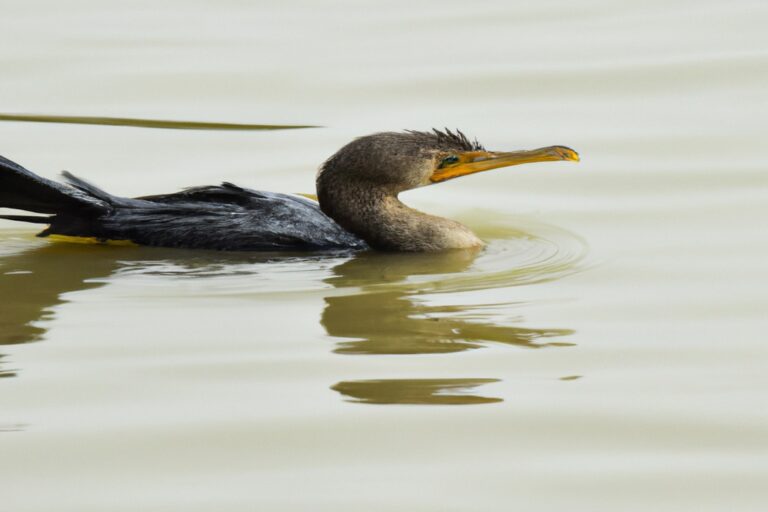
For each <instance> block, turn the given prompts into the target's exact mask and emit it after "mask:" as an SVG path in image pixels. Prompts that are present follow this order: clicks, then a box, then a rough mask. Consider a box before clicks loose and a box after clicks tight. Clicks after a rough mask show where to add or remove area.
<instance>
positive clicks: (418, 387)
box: [331, 379, 502, 405]
mask: <svg viewBox="0 0 768 512" xmlns="http://www.w3.org/2000/svg"><path fill="white" fill-rule="evenodd" d="M493 382H499V379H386V380H355V381H345V382H339V383H338V384H336V385H335V386H333V387H332V388H331V389H333V390H334V391H338V392H339V393H341V394H342V395H344V396H345V397H347V400H348V401H350V402H356V403H365V404H413V405H472V404H490V403H495V402H501V401H502V399H501V398H496V397H489V396H480V395H476V394H471V393H468V391H474V389H473V388H476V387H477V386H481V385H483V384H490V383H493Z"/></svg>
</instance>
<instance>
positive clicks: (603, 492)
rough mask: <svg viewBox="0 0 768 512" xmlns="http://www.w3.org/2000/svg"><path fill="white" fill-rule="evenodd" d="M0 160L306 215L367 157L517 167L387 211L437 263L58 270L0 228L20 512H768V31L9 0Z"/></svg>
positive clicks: (6, 459) (123, 186)
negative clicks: (357, 144)
mask: <svg viewBox="0 0 768 512" xmlns="http://www.w3.org/2000/svg"><path fill="white" fill-rule="evenodd" d="M6 4H7V5H4V10H3V12H4V14H3V17H2V19H0V34H2V35H0V41H2V44H0V64H1V65H2V67H3V70H4V73H3V76H4V79H3V81H2V82H1V83H0V97H2V98H4V103H3V105H2V108H0V112H28V113H38V114H41V115H64V116H92V117H111V118H140V119H167V120H181V121H183V120H192V119H194V120H199V121H211V122H228V123H239V124H270V125H271V124H288V125H321V126H324V127H325V128H319V129H311V130H291V131H270V132H266V131H263V132H221V131H188V130H180V131H174V130H152V129H148V128H135V127H109V126H85V125H73V124H67V125H63V124H62V125H57V124H39V123H0V140H1V141H2V144H0V146H1V147H0V154H3V155H4V156H7V157H9V158H11V159H13V160H16V161H18V162H19V163H21V164H22V165H25V166H27V167H29V168H30V169H32V170H35V171H37V172H39V173H41V174H42V175H44V176H47V177H53V176H55V174H56V173H57V172H58V171H59V170H61V169H67V170H69V171H71V172H73V173H75V174H78V175H81V176H83V177H85V178H88V179H90V180H92V181H94V182H95V183H97V184H98V185H100V186H102V187H104V188H105V189H107V190H109V191H111V192H114V193H117V194H124V195H145V194H152V193H163V192H169V191H172V190H176V189H178V188H180V187H183V186H191V185H202V184H211V183H217V182H220V181H223V180H226V181H231V182H235V183H238V184H241V185H243V186H248V187H252V188H257V189H258V188H262V189H267V190H276V191H285V192H312V189H313V178H314V172H315V169H316V168H317V166H318V165H319V164H320V163H321V162H322V161H323V160H324V159H325V158H327V157H328V156H329V155H330V154H331V153H332V152H333V151H335V150H336V149H337V148H339V147H340V146H342V145H343V144H344V143H346V142H348V141H349V140H350V139H351V138H353V137H355V136H359V135H362V134H366V133H371V132H374V131H380V130H398V129H404V128H410V129H428V128H430V127H432V126H437V127H442V126H448V127H451V128H453V127H459V128H461V129H462V130H463V131H465V132H466V133H468V134H469V135H471V136H477V137H478V139H479V140H480V141H481V142H482V143H484V144H485V145H486V146H487V147H488V148H489V149H498V150H513V149H521V148H530V147H539V146H544V145H551V144H567V145H569V146H572V147H574V148H576V149H577V150H578V151H579V152H580V154H581V155H582V162H581V163H580V164H579V165H569V164H566V163H563V164H559V163H550V164H536V165H531V166H525V167H522V166H521V167H517V168H510V169H506V170H499V171H496V172H490V173H484V174H482V175H476V176H472V177H468V178H465V179H461V180H455V181H452V182H449V183H445V184H440V185H439V186H434V187H427V188H424V189H420V190H417V191H412V192H408V193H406V194H404V195H403V200H404V201H405V202H407V203H408V204H409V205H412V206H414V207H417V208H420V209H422V210H425V211H428V212H430V213H434V214H438V215H443V216H447V217H451V218H454V219H457V220H459V221H462V222H464V223H465V224H467V225H469V226H470V227H472V228H473V229H474V230H475V231H476V232H478V234H479V235H480V236H481V237H482V238H483V239H484V240H486V241H487V242H488V245H487V247H486V248H485V249H484V250H482V251H479V252H475V251H458V252H454V253H447V254H443V255H431V256H425V255H392V254H375V253H363V254H359V255H349V254H327V255H317V254H314V255H311V254H310V255H307V254H304V255H302V254H234V255H233V254H222V253H216V252H204V251H203V252H200V251H179V250H166V249H153V248H131V247H89V246H81V245H64V244H51V243H49V242H47V241H45V240H41V239H37V238H35V237H34V233H35V231H34V226H32V227H28V226H23V225H19V224H13V223H10V222H2V223H0V301H2V306H0V478H1V479H2V481H3V486H2V488H3V503H5V504H6V506H7V507H10V509H13V510H19V511H41V512H42V511H46V512H47V511H49V510H59V511H73V512H74V511H77V512H83V511H103V510H110V511H120V510H125V511H128V510H131V511H133V510H137V509H140V510H148V511H155V510H156V511H166V510H168V511H170V510H179V509H184V510H189V511H208V510H211V511H213V510H216V511H220V510H233V511H240V510H254V509H256V510H276V511H277V510H286V511H294V510H295V511H304V510H333V511H345V510H350V511H351V510H360V509H365V510H373V511H376V510H382V511H383V510H393V509H398V510H401V509H402V510H419V511H421V510H425V511H427V510H434V511H444V510H457V511H458V510H489V511H490V510H494V511H495V510H506V509H520V510H526V511H542V512H544V511H547V512H548V511H552V510H566V509H567V510H584V511H603V510H604V511H616V510H622V511H625V510H649V509H653V510H668V511H671V512H672V511H674V512H678V511H680V510H701V511H709V510H711V511H722V510H739V511H753V510H754V511H757V510H762V509H763V508H764V503H765V501H766V498H768V494H767V493H766V490H765V485H764V482H765V480H766V478H767V477H768V435H766V431H767V427H768V413H767V412H766V408H765V406H764V404H765V395H766V391H768V377H766V372H765V360H766V357H768V348H766V346H767V345H766V336H765V333H766V332H768V315H766V307H767V306H768V286H766V284H767V283H766V275H768V272H766V270H767V269H766V261H767V260H768V258H767V257H768V227H767V226H768V219H767V218H766V217H768V178H767V177H766V172H767V169H766V158H765V156H764V149H763V147H764V139H765V137H764V134H765V133H766V129H768V125H766V121H765V120H766V119H768V99H767V97H766V92H765V84H766V83H768V39H767V38H766V35H765V28H764V27H765V24H766V22H768V7H766V6H765V5H764V2H751V1H749V0H740V1H737V2H731V3H728V4H723V3H717V2H701V1H697V2H694V1H688V0H674V1H671V2H670V1H666V2H660V1H651V2H629V3H627V2H622V3H615V2H607V1H597V0H589V1H580V2H563V1H560V0H552V1H547V2H539V3H537V4H535V5H533V4H531V3H520V2H508V1H505V2H500V1H499V2H495V1H490V2H481V3H479V4H478V3H474V4H470V3H467V2H452V1H451V2H440V3H431V2H404V1H403V2H400V1H396V2H388V3H387V4H386V5H385V4H381V5H378V6H372V5H371V6H366V7H365V8H364V9H363V8H361V7H359V6H357V5H354V4H350V3H347V2H327V3H323V4H322V6H321V7H319V6H318V4H317V3H316V2H301V1H295V2H283V3H280V4H279V5H278V4H274V5H267V4H262V3H253V2H246V3H243V2H237V1H231V2H219V3H216V4H213V3H211V4H209V5H202V4H199V5H198V4H188V3H184V4H182V3H180V2H174V1H171V2H166V3H163V4H157V3H152V2H132V3H131V4H130V5H129V4H125V5H116V4H104V3H103V2H101V3H100V2H95V1H93V0H74V1H71V2H66V3H53V2H43V3H35V4H31V3H28V2H20V1H19V2H17V1H13V0H12V1H10V2H6Z"/></svg>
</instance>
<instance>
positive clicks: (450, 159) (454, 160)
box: [438, 155, 459, 169]
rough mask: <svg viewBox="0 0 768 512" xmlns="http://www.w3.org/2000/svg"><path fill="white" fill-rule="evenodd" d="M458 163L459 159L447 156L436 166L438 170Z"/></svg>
mask: <svg viewBox="0 0 768 512" xmlns="http://www.w3.org/2000/svg"><path fill="white" fill-rule="evenodd" d="M458 162H459V157H457V156H456V155H451V156H447V157H445V158H443V159H442V160H441V161H440V165H439V166H438V169H442V168H443V167H445V166H447V165H452V164H455V163H458Z"/></svg>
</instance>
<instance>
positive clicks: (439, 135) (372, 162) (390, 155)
mask: <svg viewBox="0 0 768 512" xmlns="http://www.w3.org/2000/svg"><path fill="white" fill-rule="evenodd" d="M555 160H572V161H578V160H579V155H578V154H577V153H576V152H575V151H574V150H572V149H570V148H567V147H565V146H548V147H544V148H539V149H533V150H526V151H511V152H498V151H487V150H486V149H485V148H484V147H483V146H482V145H480V143H479V142H477V140H474V141H471V140H469V139H468V138H467V137H466V136H465V135H464V134H463V133H462V132H460V131H458V130H457V131H456V132H452V131H450V130H445V131H439V130H432V131H431V132H418V131H406V132H384V133H375V134H373V135H367V136H365V137H360V138H357V139H355V140H353V141H352V142H350V143H349V144H347V145H346V146H344V147H343V148H341V149H340V150H339V151H338V152H336V154H334V155H333V156H332V157H330V158H329V159H328V160H327V161H326V162H325V163H324V164H323V166H322V167H321V169H320V172H319V173H318V179H317V184H318V191H319V190H320V189H321V188H323V185H331V184H340V183H339V182H341V181H346V182H348V183H355V184H358V185H361V186H362V185H368V186H370V187H377V188H380V189H383V190H385V191H386V192H388V193H391V194H395V195H396V194H398V193H399V192H402V191H404V190H409V189H413V188H418V187H422V186H425V185H431V184H433V183H440V182H443V181H446V180H450V179H453V178H458V177H459V176H466V175H468V174H474V173H477V172H482V171H488V170H491V169H497V168H499V167H508V166H511V165H519V164H525V163H532V162H547V161H555Z"/></svg>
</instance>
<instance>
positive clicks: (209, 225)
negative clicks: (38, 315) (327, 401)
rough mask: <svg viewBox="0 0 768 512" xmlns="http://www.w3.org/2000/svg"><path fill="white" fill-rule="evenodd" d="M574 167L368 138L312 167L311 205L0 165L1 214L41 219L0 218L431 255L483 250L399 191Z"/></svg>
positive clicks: (150, 237)
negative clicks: (464, 178)
mask: <svg viewBox="0 0 768 512" xmlns="http://www.w3.org/2000/svg"><path fill="white" fill-rule="evenodd" d="M531 154H534V159H533V160H532V159H531V157H530V155H531ZM577 159H578V156H576V154H575V152H573V151H572V150H570V149H568V148H563V147H560V146H553V147H550V148H542V149H541V150H535V151H534V152H517V153H490V152H486V151H485V150H483V149H482V147H481V146H479V144H477V143H476V142H474V143H471V142H469V141H468V140H467V139H466V137H464V136H463V134H461V133H460V132H459V133H458V134H453V133H451V132H449V131H448V132H438V131H435V132H433V133H425V132H406V133H381V134H375V135H371V136H367V137H361V138H359V139H356V140H355V141H353V142H352V143H350V144H348V145H347V146H345V147H344V148H342V149H341V150H340V151H339V152H337V153H336V154H335V155H333V156H332V157H331V158H330V159H329V160H328V161H326V162H325V164H323V166H322V167H321V170H320V172H319V173H318V177H317V192H318V199H319V203H315V202H313V201H310V200H308V199H305V198H303V197H300V196H295V195H289V194H280V193H274V192H262V191H257V190H251V189H247V188H242V187H238V186H236V185H232V184H230V183H224V184H222V185H220V186H209V187H196V188H190V189H186V190H184V191H181V192H177V193H174V194H167V195H156V196H146V197H139V198H133V199H131V198H124V197H118V196H113V195H112V194H109V193H107V192H104V191H103V190H101V189H99V188H97V187H95V186H93V185H91V184H89V183H87V182H85V181H83V180H81V179H79V178H77V177H75V176H72V175H71V174H69V173H64V177H65V179H66V181H67V183H58V182H55V181H51V180H47V179H45V178H42V177H40V176H37V175H35V174H33V173H32V172H30V171H28V170H26V169H24V168H23V167H21V166H20V165H18V164H16V163H14V162H12V161H10V160H7V159H5V158H3V157H0V207H5V208H13V209H19V210H26V211H30V212H35V213H39V214H46V215H45V216H39V215H38V216H28V215H2V216H0V217H1V218H6V219H11V220H19V221H25V222H33V223H41V224H49V226H48V227H47V228H46V229H45V230H44V231H43V232H42V233H40V234H39V236H43V237H46V236H54V237H58V238H61V237H78V238H82V239H88V240H95V241H103V242H107V241H121V242H124V243H133V244H137V245H147V246H158V247H183V248H190V249H216V250H227V251H265V250H270V251H286V250H289V251H290V250H300V251H308V250H309V251H316V250H363V249H368V248H374V249H380V250H394V251H438V250H445V249H454V248H466V247H472V246H477V245H482V242H481V241H480V239H479V238H477V237H476V236H475V235H474V233H472V231H471V230H470V229H469V228H467V227H465V226H463V225H462V224H460V223H458V222H455V221H452V220H449V219H443V218H440V217H435V216H432V215H428V214H425V213H422V212H419V211H416V210H414V209H412V208H409V207H407V206H406V205H404V204H403V203H401V202H400V201H399V199H398V198H397V195H398V194H399V193H400V192H402V191H404V190H408V189H411V188H416V187H420V186H424V185H428V184H431V183H437V182H440V181H444V180H446V179H451V178H453V177H456V176H461V175H464V174H470V173H473V172H479V171H483V170H487V169H491V168H495V167H502V166H506V165H514V164H516V163H526V162H528V161H543V160H577Z"/></svg>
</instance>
